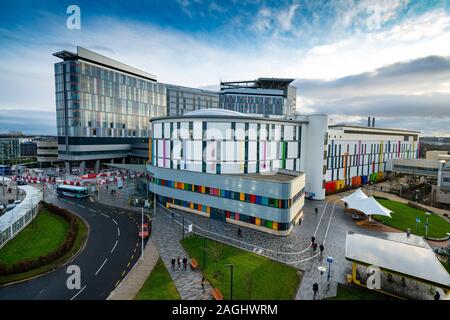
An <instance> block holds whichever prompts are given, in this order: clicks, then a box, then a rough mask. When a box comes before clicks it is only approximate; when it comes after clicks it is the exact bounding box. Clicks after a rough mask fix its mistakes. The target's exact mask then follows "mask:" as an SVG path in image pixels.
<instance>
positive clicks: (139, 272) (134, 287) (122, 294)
mask: <svg viewBox="0 0 450 320" xmlns="http://www.w3.org/2000/svg"><path fill="white" fill-rule="evenodd" d="M158 258H159V253H158V250H156V247H155V245H154V244H153V241H152V239H149V240H148V242H147V245H146V247H145V250H144V259H143V260H141V259H139V260H138V261H137V262H136V264H135V265H134V266H133V268H132V269H131V271H130V272H129V273H128V274H127V276H126V277H125V278H124V279H123V280H122V282H120V284H119V286H118V287H117V288H116V289H114V290H113V291H112V292H111V293H110V295H109V297H108V299H107V300H133V299H134V297H135V296H136V295H137V294H138V292H139V290H140V289H141V287H142V285H143V284H144V282H145V280H147V278H148V276H149V275H150V273H151V272H152V270H153V268H154V267H155V265H156V262H157V261H158Z"/></svg>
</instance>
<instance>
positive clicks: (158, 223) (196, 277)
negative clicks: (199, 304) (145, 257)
mask: <svg viewBox="0 0 450 320" xmlns="http://www.w3.org/2000/svg"><path fill="white" fill-rule="evenodd" d="M181 228H182V227H181V226H180V225H179V224H177V223H176V222H174V221H172V220H171V219H170V217H167V216H166V215H164V214H163V213H160V212H158V213H157V214H156V217H154V219H153V225H152V229H153V230H152V238H153V241H154V243H155V245H156V246H157V247H158V250H159V252H160V255H161V259H162V260H163V261H164V264H165V265H166V268H167V270H168V271H169V274H170V276H171V277H172V279H173V281H174V284H175V286H176V287H177V289H178V292H179V293H180V296H181V298H182V299H183V300H210V299H211V290H212V289H213V288H212V287H211V285H210V284H209V283H206V285H205V292H203V290H202V287H201V285H200V284H201V280H202V277H203V274H202V272H201V271H200V270H198V269H197V270H192V269H191V267H190V265H189V262H188V267H187V270H186V271H184V270H183V264H181V269H180V270H178V266H176V270H172V269H171V259H172V257H174V258H175V259H177V258H178V257H180V258H181V259H183V258H184V257H187V258H188V261H189V260H190V257H189V255H188V254H187V253H186V251H185V250H184V248H183V247H182V245H181V243H180V240H181V239H182V236H183V235H182V231H181Z"/></svg>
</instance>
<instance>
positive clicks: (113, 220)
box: [112, 218, 119, 226]
mask: <svg viewBox="0 0 450 320" xmlns="http://www.w3.org/2000/svg"><path fill="white" fill-rule="evenodd" d="M112 219H113V221H114V223H115V224H116V226H118V225H119V224H118V223H117V221H116V219H114V218H112Z"/></svg>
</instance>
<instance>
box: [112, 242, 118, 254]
mask: <svg viewBox="0 0 450 320" xmlns="http://www.w3.org/2000/svg"><path fill="white" fill-rule="evenodd" d="M118 243H119V240H116V243H114V247H113V248H112V249H111V253H113V251H114V249H115V248H116V246H117V244H118Z"/></svg>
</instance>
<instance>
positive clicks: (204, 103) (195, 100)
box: [166, 84, 219, 116]
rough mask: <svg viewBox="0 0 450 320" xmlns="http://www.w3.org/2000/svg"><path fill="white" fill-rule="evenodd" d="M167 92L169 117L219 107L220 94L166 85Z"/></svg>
mask: <svg viewBox="0 0 450 320" xmlns="http://www.w3.org/2000/svg"><path fill="white" fill-rule="evenodd" d="M166 92H167V115H168V116H181V115H183V114H184V113H187V112H191V111H194V110H199V109H209V108H218V107H219V93H218V92H215V91H210V90H203V89H195V88H188V87H181V86H175V85H171V84H166Z"/></svg>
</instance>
